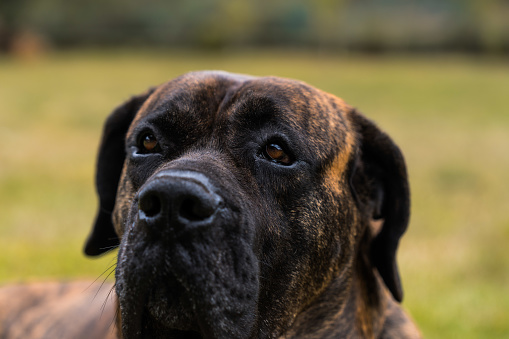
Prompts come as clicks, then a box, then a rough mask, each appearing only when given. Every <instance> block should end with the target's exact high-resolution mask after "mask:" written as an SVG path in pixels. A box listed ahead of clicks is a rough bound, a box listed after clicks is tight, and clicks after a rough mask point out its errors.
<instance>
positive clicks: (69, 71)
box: [0, 49, 509, 338]
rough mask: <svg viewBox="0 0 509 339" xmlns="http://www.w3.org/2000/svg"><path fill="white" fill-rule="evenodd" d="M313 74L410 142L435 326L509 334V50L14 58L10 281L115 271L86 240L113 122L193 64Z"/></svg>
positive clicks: (3, 205) (6, 80) (7, 82)
mask: <svg viewBox="0 0 509 339" xmlns="http://www.w3.org/2000/svg"><path fill="white" fill-rule="evenodd" d="M199 69H223V70H227V71H232V72H241V73H249V74H254V75H278V76H283V77H291V78H297V79H300V80H304V81H306V82H308V83H310V84H312V85H314V86H316V87H318V88H321V89H323V90H325V91H328V92H331V93H333V94H336V95H337V96H340V97H342V98H344V99H345V100H346V101H347V102H348V103H350V104H351V105H354V106H356V107H357V108H358V109H359V110H361V111H362V112H364V113H365V114H366V115H367V116H369V117H370V118H372V119H374V120H375V121H377V122H378V124H379V125H380V126H381V127H382V128H383V129H384V130H386V131H387V132H388V133H389V135H391V136H392V137H393V139H394V140H395V141H396V143H397V144H398V145H399V146H400V147H401V149H402V151H403V153H404V154H405V157H406V160H407V164H408V170H409V175H410V182H411V189H412V217H411V223H410V227H409V230H408V232H407V234H406V235H405V237H404V238H403V240H402V242H401V246H400V251H399V255H398V258H399V263H400V269H401V275H402V279H403V284H404V289H405V298H404V302H403V305H404V307H405V308H406V309H407V310H409V312H410V313H411V314H412V316H413V317H414V319H415V320H416V322H417V323H418V325H419V327H420V328H421V329H422V332H423V334H424V336H425V337H427V338H503V337H509V321H508V319H509V284H508V283H509V270H508V267H509V251H508V250H507V244H508V243H509V214H508V210H509V190H508V183H509V112H508V107H509V105H508V99H509V97H508V93H509V72H508V71H509V64H508V63H507V61H506V60H503V59H499V58H488V57H476V56H469V57H466V56H459V55H441V56H440V57H438V56H430V55H428V56H426V55H420V56H417V55H413V56H406V57H405V56H404V55H399V56H394V55H392V56H389V55H386V56H384V55H382V56H378V57H374V56H365V55H364V56H362V55H355V54H344V53H343V54H330V53H326V54H319V53H312V52H303V51H299V52H297V51H291V50H285V51H279V50H261V51H260V50H257V51H251V52H249V51H244V52H234V51H231V52H228V51H222V52H215V53H213V52H203V51H201V52H198V51H195V52H192V51H184V50H173V51H170V50H151V51H145V52H140V51H135V50H132V49H125V50H115V51H113V50H111V51H108V50H101V51H98V50H81V51H74V52H73V51H68V52H62V51H61V52H50V53H47V54H44V55H41V56H40V57H38V58H35V59H30V60H23V59H14V58H10V57H3V58H1V59H0V140H1V142H0V249H1V250H0V284H1V283H11V282H21V281H38V280H54V279H81V278H87V279H89V278H90V279H95V278H98V277H100V278H99V279H104V278H106V276H108V274H109V273H111V272H112V270H113V268H112V266H111V265H113V264H114V263H115V257H114V255H113V254H109V255H106V256H104V257H101V258H99V259H88V258H85V257H84V256H83V255H82V253H81V249H82V246H83V242H84V239H85V238H86V235H87V234H88V231H89V228H90V226H91V224H92V220H93V218H94V216H95V213H96V206H97V200H96V197H95V193H94V187H93V171H94V163H95V157H96V150H97V147H98V142H99V137H100V132H101V128H102V123H103V121H104V119H105V117H106V116H107V114H108V113H109V112H110V111H111V110H112V109H113V108H114V107H115V106H116V105H118V104H120V103H121V102H122V101H123V100H126V99H127V98H129V96H130V95H132V94H137V93H140V92H142V91H144V90H145V89H146V88H148V87H149V86H152V85H155V84H159V83H162V82H165V81H167V80H168V79H170V78H172V77H174V76H177V75H179V74H182V73H185V72H187V71H191V70H199ZM103 272H104V273H103Z"/></svg>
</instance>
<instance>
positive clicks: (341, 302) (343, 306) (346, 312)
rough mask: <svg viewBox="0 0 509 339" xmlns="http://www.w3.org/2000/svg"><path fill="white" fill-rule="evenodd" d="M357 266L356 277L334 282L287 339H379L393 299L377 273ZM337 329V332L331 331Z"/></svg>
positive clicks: (300, 317) (296, 320)
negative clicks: (352, 338) (387, 309)
mask: <svg viewBox="0 0 509 339" xmlns="http://www.w3.org/2000/svg"><path fill="white" fill-rule="evenodd" d="M355 266H356V268H355V270H354V273H353V274H350V275H349V276H346V277H342V278H339V279H337V280H335V281H333V283H332V284H331V285H329V287H328V288H327V289H325V290H324V292H323V293H322V295H320V296H319V297H318V298H317V299H316V300H315V302H314V303H312V304H311V305H310V306H309V307H308V308H307V309H306V310H304V311H303V312H302V313H300V314H299V315H297V317H296V318H295V321H294V322H293V324H292V326H291V328H290V329H289V331H288V332H287V333H286V334H285V335H284V336H283V338H326V337H327V338H329V337H331V338H332V337H334V338H350V337H355V338H377V337H379V336H380V333H381V331H382V329H383V326H384V322H385V319H386V317H385V314H386V312H385V309H386V308H387V306H388V304H389V303H390V302H391V300H390V299H389V298H390V296H389V295H388V294H387V292H386V291H385V290H384V287H383V285H381V279H380V278H379V277H377V276H376V274H375V273H374V272H372V271H371V272H368V271H367V270H365V269H364V268H363V267H362V266H363V265H362V264H360V263H355ZM359 266H360V267H359ZM367 269H369V267H367ZM332 309H334V310H335V311H334V312H331V310H332ZM322 329H323V331H322ZM333 329H335V330H336V332H334V333H333V332H331V330H332V331H333ZM322 332H323V333H322Z"/></svg>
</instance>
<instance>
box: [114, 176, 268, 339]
mask: <svg viewBox="0 0 509 339" xmlns="http://www.w3.org/2000/svg"><path fill="white" fill-rule="evenodd" d="M231 191H235V190H233V189H228V188H226V187H223V188H221V189H219V188H218V187H217V186H215V185H214V184H213V183H212V181H211V180H210V179H209V177H208V176H206V175H205V174H202V173H199V172H196V171H189V170H180V169H179V170H177V169H167V170H162V171H160V172H158V173H157V174H155V175H154V176H152V177H151V178H150V179H148V180H147V182H146V183H145V185H144V186H142V187H141V188H140V190H139V191H138V193H137V195H136V198H135V200H134V201H133V205H132V208H133V209H134V211H133V212H134V215H133V219H132V220H131V221H130V222H129V224H130V225H129V227H128V228H127V230H126V234H125V236H124V237H123V239H122V242H121V245H120V250H119V260H118V265H117V272H116V277H117V284H116V289H117V294H118V296H119V302H120V308H121V312H122V319H123V333H124V337H125V338H139V337H140V335H141V337H143V338H144V337H151V336H152V337H153V335H154V333H153V332H151V331H152V330H151V329H154V328H159V329H160V330H159V332H158V333H163V334H164V335H166V336H168V337H175V338H180V336H178V335H175V333H174V330H180V331H196V332H199V333H201V336H202V337H203V338H226V337H231V338H245V337H247V336H248V335H249V334H250V331H251V329H252V328H253V326H254V322H255V320H256V304H257V299H258V288H259V281H258V278H257V277H258V264H257V259H256V255H255V253H254V251H253V239H254V237H253V235H254V233H253V226H252V225H253V223H252V222H249V221H248V220H249V218H248V217H247V215H246V214H245V212H240V211H246V210H249V209H245V208H241V209H239V208H238V207H237V206H235V205H232V204H234V203H242V202H241V201H243V200H242V199H239V198H238V197H235V196H231V195H232V194H231ZM229 192H230V193H229ZM227 197H229V200H228V199H227ZM142 324H150V325H147V327H146V328H145V329H144V328H143V326H142ZM147 331H148V332H147ZM196 332H194V333H196ZM183 333H184V332H183ZM188 335H191V333H187V332H185V333H184V334H183V337H186V336H188Z"/></svg>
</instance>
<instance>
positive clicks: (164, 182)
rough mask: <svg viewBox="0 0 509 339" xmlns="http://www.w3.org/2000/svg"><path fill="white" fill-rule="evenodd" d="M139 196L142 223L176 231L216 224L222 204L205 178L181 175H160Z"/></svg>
mask: <svg viewBox="0 0 509 339" xmlns="http://www.w3.org/2000/svg"><path fill="white" fill-rule="evenodd" d="M138 196H139V203H138V204H139V205H138V208H139V219H140V220H142V221H144V222H145V223H146V224H150V225H155V226H158V227H164V226H165V225H167V226H170V227H172V228H177V227H180V228H188V227H193V226H205V225H208V224H211V223H213V221H214V217H215V214H216V211H217V210H218V209H219V207H220V206H221V201H222V200H221V198H220V197H219V196H218V195H217V194H216V193H214V191H213V187H212V185H211V184H210V183H209V180H208V179H207V178H206V177H205V176H204V175H202V174H200V173H195V172H181V171H165V172H161V173H159V174H157V175H156V176H155V177H154V178H152V179H150V181H149V182H148V183H147V184H146V185H145V186H144V187H143V188H142V189H141V191H140V193H139V195H138Z"/></svg>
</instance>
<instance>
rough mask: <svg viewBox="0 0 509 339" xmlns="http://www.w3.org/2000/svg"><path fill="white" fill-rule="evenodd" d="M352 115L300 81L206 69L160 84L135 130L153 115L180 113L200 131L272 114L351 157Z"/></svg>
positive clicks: (336, 100) (317, 144)
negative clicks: (341, 148) (201, 127)
mask: <svg viewBox="0 0 509 339" xmlns="http://www.w3.org/2000/svg"><path fill="white" fill-rule="evenodd" d="M351 111H352V108H351V107H350V106H348V105H347V104H346V103H345V102H344V101H343V100H341V99H340V98H337V97H335V96H333V95H331V94H329V93H326V92H324V91H321V90H319V89H316V88H314V87H312V86H310V85H308V84H306V83H304V82H301V81H297V80H293V79H286V78H279V77H252V76H247V75H241V74H232V73H227V72H222V71H202V72H192V73H187V74H185V75H183V76H180V77H178V78H175V79H173V80H171V81H169V82H167V83H165V84H163V85H160V86H159V87H158V88H157V89H156V90H155V91H154V92H153V93H152V95H150V97H149V98H148V99H147V100H146V102H145V103H144V104H143V106H142V107H141V109H140V110H139V112H138V114H137V116H136V117H135V119H134V121H133V123H132V125H131V131H132V130H133V126H135V125H136V124H137V122H138V121H139V120H141V119H143V118H145V117H149V116H152V115H154V116H157V115H168V114H178V115H180V116H179V117H180V118H182V116H181V115H182V114H184V116H185V119H188V120H189V121H188V125H192V126H196V127H197V128H198V127H199V126H204V125H211V124H214V123H216V122H217V121H218V120H222V119H224V120H226V121H230V122H231V121H238V120H243V121H246V123H250V122H255V121H257V120H261V119H264V118H266V116H267V115H268V116H269V118H274V119H273V120H277V121H278V122H279V123H281V124H285V125H287V126H290V127H291V128H292V129H294V130H298V131H299V133H300V134H301V135H303V136H304V137H305V138H306V139H307V141H308V142H309V144H310V145H313V146H314V147H317V148H320V149H327V148H330V147H334V146H335V145H337V144H338V142H339V143H341V144H342V145H343V148H345V147H346V148H348V150H345V151H347V153H349V149H350V148H351V147H350V146H351V145H352V144H353V136H352V134H353V132H352V131H353V129H352V127H351V123H350V119H349V117H348V116H349V114H351ZM174 112H180V113H174ZM175 120H176V121H179V120H181V119H175Z"/></svg>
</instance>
